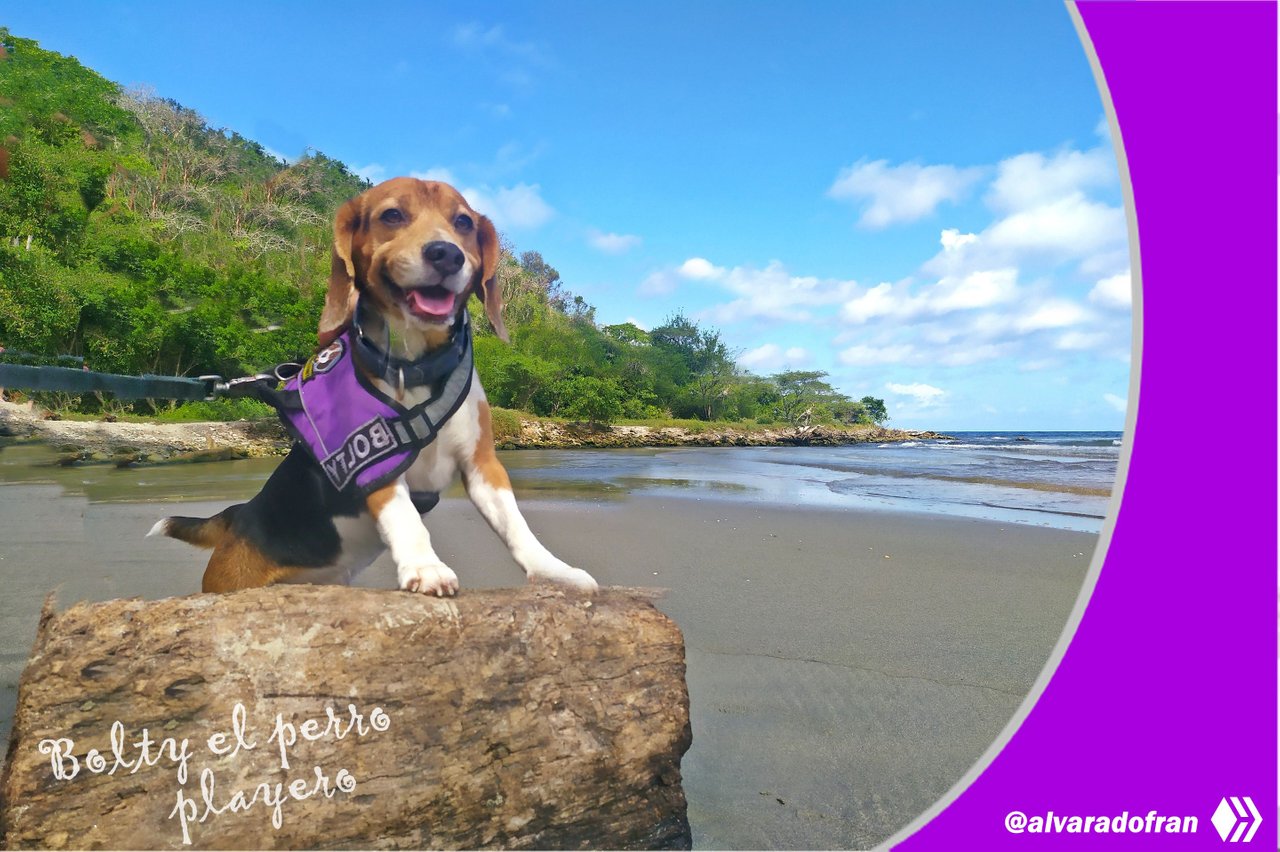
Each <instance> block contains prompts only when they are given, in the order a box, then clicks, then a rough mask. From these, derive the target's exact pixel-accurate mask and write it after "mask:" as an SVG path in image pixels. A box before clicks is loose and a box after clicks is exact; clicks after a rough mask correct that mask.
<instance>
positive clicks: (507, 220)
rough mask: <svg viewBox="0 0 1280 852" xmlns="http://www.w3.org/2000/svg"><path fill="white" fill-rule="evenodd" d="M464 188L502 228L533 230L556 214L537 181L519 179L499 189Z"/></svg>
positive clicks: (474, 205)
mask: <svg viewBox="0 0 1280 852" xmlns="http://www.w3.org/2000/svg"><path fill="white" fill-rule="evenodd" d="M461 192H462V195H463V197H464V198H466V199H467V201H468V202H469V203H470V204H471V206H472V207H474V208H475V209H476V210H477V211H479V212H480V213H483V214H484V215H486V216H488V217H489V218H490V219H492V220H493V223H494V224H495V225H497V226H498V230H505V229H507V228H513V229H516V230H533V229H535V228H539V227H541V226H543V225H545V224H546V223H547V222H549V221H550V220H551V218H552V217H553V216H555V214H556V211H555V210H554V209H553V208H552V207H551V205H550V204H547V202H546V201H544V200H543V199H542V190H541V188H540V187H539V186H538V184H536V183H535V184H527V183H518V184H516V185H515V186H500V187H498V188H496V189H491V188H490V187H487V186H486V187H481V188H473V187H467V188H465V189H462V190H461Z"/></svg>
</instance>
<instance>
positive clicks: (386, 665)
mask: <svg viewBox="0 0 1280 852" xmlns="http://www.w3.org/2000/svg"><path fill="white" fill-rule="evenodd" d="M684 673H685V666H684V644H683V640H682V638H681V635H680V631H679V629H678V628H677V627H676V626H675V625H674V624H673V623H672V622H671V621H670V620H668V619H667V618H666V617H665V616H663V615H662V614H661V613H659V612H658V611H657V610H655V609H654V608H653V606H652V604H651V603H650V602H649V601H648V600H646V599H645V598H643V597H642V596H638V595H635V594H630V593H627V592H625V591H621V590H605V591H602V592H601V593H600V594H599V595H597V596H595V597H584V596H580V595H571V594H565V593H561V592H558V591H553V590H549V589H541V590H539V589H535V588H525V589H519V590H510V589H499V590H493V591H464V592H463V594H462V595H461V596H459V597H458V598H455V599H451V600H439V599H435V598H429V597H424V596H422V595H413V594H406V593H401V592H392V591H380V590H367V589H352V588H345V587H335V586H329V587H325V586H314V587H308V586H277V587H273V588H268V589H255V590H251V591H246V592H237V593H235V594H229V595H195V596H191V597H185V598H171V599H167V600H160V601H152V602H147V601H141V600H117V601H110V602H108V603H101V604H78V605H76V606H73V607H71V608H70V609H68V610H67V611H65V612H63V613H55V612H54V611H53V608H52V606H51V605H49V606H46V609H45V612H44V614H43V615H42V617H41V621H40V628H39V632H38V635H37V638H36V643H35V648H34V650H33V652H32V656H31V660H30V662H29V663H28V665H27V668H26V670H25V672H24V673H23V676H22V680H21V683H20V685H19V696H18V707H17V712H16V716H15V720H14V728H13V734H12V737H11V740H10V747H9V754H8V759H7V761H6V765H5V768H4V773H3V776H2V777H0V846H3V847H4V848H10V849H15V848H77V849H97V848H127V849H182V848H220V849H246V848H251V849H277V848H280V849H283V848H309V849H325V848H352V847H354V848H361V849H398V848H457V847H466V848H471V847H475V848H482V847H483V848H492V847H506V848H544V849H552V848H572V849H585V848H601V847H603V848H615V849H627V848H686V849H687V848H689V844H690V835H689V825H688V821H687V819H686V816H685V798H684V792H683V790H682V789H681V786H680V758H681V756H682V755H683V754H684V752H685V750H686V749H687V748H688V747H689V743H690V729H689V708H688V693H687V689H686V686H685V679H684Z"/></svg>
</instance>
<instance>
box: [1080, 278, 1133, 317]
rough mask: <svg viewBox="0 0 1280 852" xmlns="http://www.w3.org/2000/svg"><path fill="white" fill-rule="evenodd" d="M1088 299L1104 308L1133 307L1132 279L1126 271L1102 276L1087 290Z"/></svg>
mask: <svg viewBox="0 0 1280 852" xmlns="http://www.w3.org/2000/svg"><path fill="white" fill-rule="evenodd" d="M1089 301H1090V302H1093V303H1094V304H1095V305H1101V306H1103V307H1106V308H1132V307H1133V281H1132V279H1131V278H1130V276H1129V273H1128V272H1121V273H1120V274H1119V275H1112V276H1111V277H1109V278H1103V279H1102V280H1101V281H1099V282H1098V283H1097V284H1095V285H1093V289H1092V290H1090V291H1089Z"/></svg>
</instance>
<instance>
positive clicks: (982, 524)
mask: <svg viewBox="0 0 1280 852" xmlns="http://www.w3.org/2000/svg"><path fill="white" fill-rule="evenodd" d="M0 501H3V502H2V503H0V576H2V577H3V578H4V583H5V594H4V595H3V601H4V602H3V605H2V606H0V689H2V692H0V732H3V735H4V737H5V738H6V740H7V736H8V731H9V727H10V723H11V717H12V712H13V706H14V702H15V696H16V686H17V681H18V677H19V674H20V672H21V669H22V666H23V664H24V663H25V661H26V657H27V653H28V651H29V649H30V646H31V641H32V638H33V637H34V633H35V626H36V621H37V618H38V614H39V611H40V606H41V603H42V601H43V599H44V597H45V595H46V594H47V593H48V592H49V591H51V590H53V589H55V588H57V589H58V599H59V602H60V603H61V604H62V605H64V606H65V605H67V604H70V603H72V602H74V601H77V600H82V599H88V600H105V599H109V598H114V597H131V596H142V597H146V598H160V597H167V596H171V595H182V594H189V593H192V592H194V591H196V590H198V588H199V583H200V575H201V572H202V571H203V567H204V557H205V555H206V554H205V552H204V551H199V550H196V549H195V548H191V547H188V546H187V545H184V544H181V543H179V542H174V541H171V540H168V539H162V540H156V539H149V540H143V535H144V534H145V533H146V531H147V530H148V529H149V528H150V527H151V525H152V524H153V523H154V522H155V521H156V520H157V519H158V518H159V517H161V516H163V515H165V514H172V513H174V512H175V511H176V510H175V507H174V505H173V504H154V503H151V504H148V503H89V502H88V501H87V500H85V499H84V498H81V497H73V496H68V495H66V494H65V493H64V492H63V491H62V490H61V489H60V488H59V487H58V486H55V485H38V484H22V485H11V486H5V487H3V488H0ZM226 503H227V501H220V502H216V503H188V504H184V505H183V506H182V507H181V509H180V510H177V511H180V512H181V513H182V514H191V515H200V514H209V513H212V512H213V511H216V510H218V509H220V508H222V507H223V506H225V505H226ZM522 505H523V507H524V510H525V514H526V517H527V518H528V519H529V522H530V525H531V526H532V527H533V529H534V530H535V532H537V533H538V534H539V536H540V537H541V538H542V540H543V541H544V542H545V543H546V544H547V545H548V546H549V547H550V548H551V549H552V550H553V551H555V552H556V553H557V554H558V555H560V556H561V557H562V558H564V559H566V560H567V561H570V562H571V563H573V564H575V565H578V566H580V567H582V568H585V569H587V570H589V571H591V572H592V573H593V574H594V575H595V577H596V578H597V579H598V580H599V581H600V582H601V583H602V584H610V585H628V586H662V587H666V588H668V589H669V590H670V591H669V593H668V595H667V597H666V598H665V599H663V600H662V601H660V602H659V606H660V607H661V608H662V609H663V610H664V611H665V612H667V613H668V614H669V615H670V616H671V617H672V618H674V619H675V621H676V622H677V623H678V624H679V625H680V627H681V629H682V630H683V631H684V635H685V641H686V645H687V651H688V682H689V692H690V701H691V714H692V724H693V747H692V748H691V750H690V751H689V753H688V754H687V755H686V757H685V759H684V767H683V768H684V786H685V791H686V793H687V795H688V799H689V819H690V822H691V824H692V826H693V831H694V843H695V847H699V848H762V849H768V848H866V847H870V846H872V845H874V844H875V843H877V842H879V841H881V840H883V839H885V838H886V837H887V836H889V835H890V834H891V833H893V832H894V831H895V830H897V829H898V828H900V827H901V826H903V825H905V824H907V823H908V822H910V821H911V819H913V818H914V817H915V816H916V815H917V814H919V813H920V812H922V811H923V810H924V809H925V808H927V807H928V806H929V805H930V804H931V803H932V802H933V801H935V800H936V799H937V798H938V797H940V796H941V795H943V794H944V793H945V792H946V790H947V789H948V788H949V787H950V786H951V785H952V784H953V783H954V782H955V781H956V780H958V779H959V777H960V776H961V775H963V773H964V772H965V771H966V770H967V769H968V767H969V766H970V765H971V764H972V763H973V762H974V761H975V760H977V759H978V758H979V757H980V756H981V754H982V753H983V751H984V750H985V749H986V748H987V746H988V745H989V744H990V743H991V742H992V741H993V740H994V738H995V737H996V736H997V735H998V733H999V732H1000V730H1001V728H1002V727H1003V726H1004V724H1005V723H1006V722H1007V721H1008V719H1009V718H1010V716H1011V715H1012V714H1013V713H1014V711H1015V710H1016V708H1017V706H1018V704H1019V703H1020V701H1021V700H1022V697H1023V696H1024V695H1025V694H1026V692H1027V691H1028V690H1029V688H1030V687H1031V685H1032V683H1033V681H1034V680H1035V678H1036V676H1037V674H1038V673H1039V671H1040V669H1041V667H1042V666H1043V664H1044V662H1045V661H1046V659H1047V657H1048V655H1049V653H1050V650H1051V649H1052V647H1053V645H1054V643H1055V642H1056V640H1057V638H1058V635H1059V633H1060V631H1061V630H1062V627H1063V624H1064V623H1065V621H1066V618H1067V616H1068V614H1069V612H1070V610H1071V607H1072V605H1073V603H1074V601H1075V599H1076V596H1077V594H1078V593H1079V591H1080V586H1081V583H1082V581H1083V578H1084V575H1085V572H1086V570H1087V568H1088V564H1089V560H1090V557H1091V556H1092V550H1093V547H1094V546H1095V544H1096V541H1097V537H1096V536H1094V535H1092V534H1089V533H1079V532H1068V531H1062V530H1053V529H1044V528H1039V527H1031V526H1020V525H1016V524H1008V523H997V522H990V521H979V520H969V519H964V518H953V517H944V516H939V515H926V514H910V513H896V512H888V511H836V510H825V509H803V510H800V509H779V508H770V507H768V506H764V505H759V504H753V503H742V502H727V501H719V500H708V499H702V500H698V499H695V498H690V499H660V498H656V497H626V498H623V499H622V500H620V501H608V502H603V501H598V500H597V501H593V500H574V501H564V500H535V499H527V500H525V501H523V503H522ZM429 526H430V528H431V530H432V535H433V538H434V540H435V543H436V547H437V550H438V552H439V553H440V555H441V556H442V557H443V558H444V559H445V561H447V562H449V563H450V564H451V565H452V566H453V567H454V569H455V570H456V571H457V572H458V575H459V577H460V578H461V582H462V589H463V591H462V593H463V594H465V593H466V589H467V588H479V587H488V586H503V585H514V584H516V583H518V582H519V581H520V579H521V577H520V573H519V569H518V568H517V567H516V566H515V564H514V563H513V562H512V561H511V559H510V557H509V556H508V555H507V554H506V552H505V550H504V548H503V547H502V546H501V544H500V543H499V542H498V541H497V539H496V537H495V536H494V535H493V534H492V533H491V532H490V531H489V530H488V528H487V526H486V525H485V523H484V521H483V520H482V519H481V518H480V517H479V515H478V514H477V513H476V512H475V511H474V510H473V509H472V508H471V506H470V504H469V503H467V502H466V501H465V500H461V499H454V498H446V499H445V500H444V501H442V503H441V505H440V506H439V507H438V508H437V509H436V510H435V511H434V512H433V513H432V515H431V516H430V524H429ZM394 579H395V572H394V568H393V567H392V566H391V564H390V562H389V560H388V559H387V558H386V557H385V556H384V557H383V558H382V559H381V560H379V561H378V562H377V563H375V565H374V566H372V567H371V568H370V569H369V570H368V571H366V572H365V573H364V574H363V575H362V576H361V577H360V581H359V584H360V585H365V586H373V587H386V588H390V587H392V586H393V585H394Z"/></svg>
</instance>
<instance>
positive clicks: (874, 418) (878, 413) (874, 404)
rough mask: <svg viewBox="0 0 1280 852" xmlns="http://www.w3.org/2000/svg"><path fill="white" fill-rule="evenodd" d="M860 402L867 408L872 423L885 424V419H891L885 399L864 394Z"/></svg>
mask: <svg viewBox="0 0 1280 852" xmlns="http://www.w3.org/2000/svg"><path fill="white" fill-rule="evenodd" d="M859 402H861V403H862V405H863V407H864V408H865V409H866V410H867V417H869V418H870V419H871V422H872V423H875V424H877V425H881V426H883V425H884V423H885V421H887V420H888V419H889V411H888V409H886V408H885V407H884V400H883V399H876V398H875V397H874V396H864V397H863V398H862V399H861V400H859Z"/></svg>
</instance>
